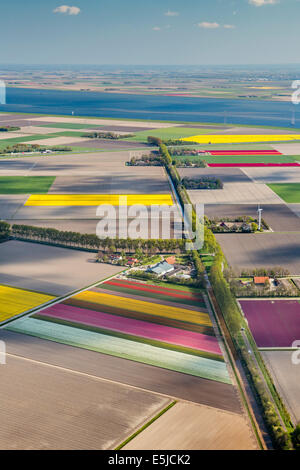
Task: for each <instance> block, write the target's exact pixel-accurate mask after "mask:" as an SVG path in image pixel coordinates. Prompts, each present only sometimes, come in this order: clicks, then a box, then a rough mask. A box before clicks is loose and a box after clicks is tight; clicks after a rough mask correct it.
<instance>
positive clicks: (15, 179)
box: [0, 176, 55, 194]
mask: <svg viewBox="0 0 300 470" xmlns="http://www.w3.org/2000/svg"><path fill="white" fill-rule="evenodd" d="M54 180H55V176H0V194H46V193H47V192H48V191H49V189H50V188H51V186H52V184H53V182H54Z"/></svg>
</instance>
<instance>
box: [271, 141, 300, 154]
mask: <svg viewBox="0 0 300 470" xmlns="http://www.w3.org/2000/svg"><path fill="white" fill-rule="evenodd" d="M272 147H273V148H274V149H276V150H278V151H279V152H281V153H284V154H285V155H300V144H299V143H297V144H291V143H289V144H273V145H272Z"/></svg>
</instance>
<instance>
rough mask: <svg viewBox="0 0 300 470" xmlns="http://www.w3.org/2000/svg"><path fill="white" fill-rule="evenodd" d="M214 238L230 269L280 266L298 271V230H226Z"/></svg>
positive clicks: (299, 252)
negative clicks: (252, 232)
mask: <svg viewBox="0 0 300 470" xmlns="http://www.w3.org/2000/svg"><path fill="white" fill-rule="evenodd" d="M216 238H217V241H218V242H219V243H220V244H221V247H222V250H223V252H224V254H225V257H226V259H227V261H228V263H229V264H230V265H231V266H232V267H233V268H234V269H237V270H240V269H243V268H247V269H254V268H266V267H267V268H269V267H274V266H281V267H283V268H286V269H288V270H289V272H290V274H293V275H298V274H300V237H299V233H293V232H286V233H263V234H236V233H226V234H217V235H216Z"/></svg>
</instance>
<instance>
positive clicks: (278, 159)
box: [172, 155, 300, 163]
mask: <svg viewBox="0 0 300 470" xmlns="http://www.w3.org/2000/svg"><path fill="white" fill-rule="evenodd" d="M172 158H173V159H174V160H177V161H178V160H181V159H183V160H185V159H187V158H188V160H189V161H191V162H193V159H194V158H195V157H193V155H191V156H189V155H185V156H174V157H172ZM196 158H201V156H200V155H199V157H196ZM202 159H203V160H205V161H206V162H207V163H293V162H295V161H297V160H299V159H300V157H298V156H297V157H295V156H291V155H288V156H287V155H224V156H223V155H218V156H206V155H204V156H203V157H202Z"/></svg>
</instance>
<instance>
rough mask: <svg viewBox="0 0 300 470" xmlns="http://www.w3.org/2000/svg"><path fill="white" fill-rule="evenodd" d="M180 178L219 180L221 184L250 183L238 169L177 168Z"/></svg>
mask: <svg viewBox="0 0 300 470" xmlns="http://www.w3.org/2000/svg"><path fill="white" fill-rule="evenodd" d="M178 173H179V174H180V176H181V178H185V177H188V178H202V177H204V176H205V177H209V178H220V180H221V181H223V183H251V179H250V178H249V177H248V176H247V175H246V174H245V173H244V172H243V171H242V170H240V169H239V168H178Z"/></svg>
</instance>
